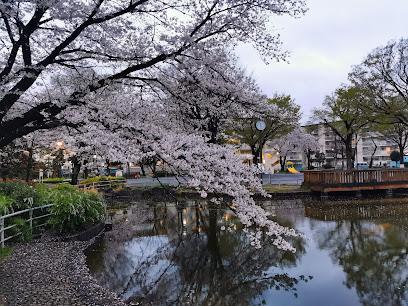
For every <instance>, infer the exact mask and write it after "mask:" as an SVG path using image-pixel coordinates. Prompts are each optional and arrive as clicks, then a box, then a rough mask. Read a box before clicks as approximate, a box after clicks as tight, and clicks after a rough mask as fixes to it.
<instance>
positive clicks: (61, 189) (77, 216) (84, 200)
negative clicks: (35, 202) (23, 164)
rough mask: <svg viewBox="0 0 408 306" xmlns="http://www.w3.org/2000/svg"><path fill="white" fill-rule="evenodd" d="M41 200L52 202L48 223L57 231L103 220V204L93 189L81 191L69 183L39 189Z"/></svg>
mask: <svg viewBox="0 0 408 306" xmlns="http://www.w3.org/2000/svg"><path fill="white" fill-rule="evenodd" d="M39 192H40V193H42V194H41V198H42V201H43V202H44V203H50V204H53V206H52V207H51V209H50V211H51V217H50V221H49V223H50V224H51V226H52V227H53V228H54V230H56V231H57V232H58V233H73V232H76V231H80V230H82V229H84V228H86V226H88V225H92V224H95V223H97V222H100V221H102V220H103V218H104V216H105V204H104V201H103V198H102V197H101V196H100V195H99V194H98V193H97V192H94V191H81V190H79V189H78V188H76V187H74V186H71V185H59V186H58V187H57V188H52V189H41V188H40V189H39Z"/></svg>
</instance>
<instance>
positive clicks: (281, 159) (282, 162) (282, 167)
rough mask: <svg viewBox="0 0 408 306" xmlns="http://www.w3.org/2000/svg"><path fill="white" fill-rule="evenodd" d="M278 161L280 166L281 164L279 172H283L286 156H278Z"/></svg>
mask: <svg viewBox="0 0 408 306" xmlns="http://www.w3.org/2000/svg"><path fill="white" fill-rule="evenodd" d="M279 163H280V166H281V172H284V171H285V164H286V156H285V157H282V156H279Z"/></svg>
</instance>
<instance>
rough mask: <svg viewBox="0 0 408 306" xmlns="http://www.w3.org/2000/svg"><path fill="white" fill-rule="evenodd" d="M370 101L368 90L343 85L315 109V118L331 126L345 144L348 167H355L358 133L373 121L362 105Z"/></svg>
mask: <svg viewBox="0 0 408 306" xmlns="http://www.w3.org/2000/svg"><path fill="white" fill-rule="evenodd" d="M368 101H370V96H369V95H367V93H366V90H364V89H362V88H359V87H353V86H342V87H340V88H338V89H337V90H336V91H335V92H334V94H333V95H331V96H327V97H326V99H325V101H324V103H323V106H322V107H321V108H316V109H314V111H313V120H314V121H316V122H318V123H322V124H324V125H325V126H326V127H328V128H330V129H331V130H332V131H333V132H334V134H336V135H337V136H338V137H339V139H340V140H341V142H342V143H343V144H344V147H345V155H346V161H347V169H352V168H353V167H354V159H355V147H356V142H357V136H358V134H359V133H361V132H362V131H363V129H364V128H365V127H366V126H367V125H368V124H369V123H370V122H371V119H370V116H369V114H368V113H366V112H364V111H363V110H362V109H361V107H360V105H361V104H368ZM353 142H354V147H353Z"/></svg>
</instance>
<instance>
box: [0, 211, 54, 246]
mask: <svg viewBox="0 0 408 306" xmlns="http://www.w3.org/2000/svg"><path fill="white" fill-rule="evenodd" d="M51 206H53V204H48V205H43V206H38V207H31V208H28V209H24V210H20V211H16V212H14V213H11V214H8V215H4V216H0V247H2V248H4V245H5V242H6V241H8V240H10V239H12V238H15V237H17V236H19V235H21V232H18V233H14V235H7V234H6V232H7V231H10V230H11V229H13V228H14V227H16V226H17V224H13V223H12V222H9V223H10V224H7V222H6V220H7V219H9V220H11V219H10V218H13V217H17V216H21V215H24V214H28V219H27V220H25V222H27V223H29V225H30V229H31V232H33V231H34V229H36V228H39V227H42V226H44V225H46V224H47V222H43V223H38V224H35V225H34V226H33V221H34V220H39V219H44V218H46V217H49V216H50V215H51V214H50V213H49V209H48V208H50V207H51ZM34 212H35V213H34ZM34 215H36V216H34Z"/></svg>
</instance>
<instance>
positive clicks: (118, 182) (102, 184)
mask: <svg viewBox="0 0 408 306" xmlns="http://www.w3.org/2000/svg"><path fill="white" fill-rule="evenodd" d="M125 184H126V180H109V181H99V182H93V183H88V184H79V185H78V188H81V189H84V190H89V189H105V188H112V187H117V186H120V185H122V186H124V185H125Z"/></svg>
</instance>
